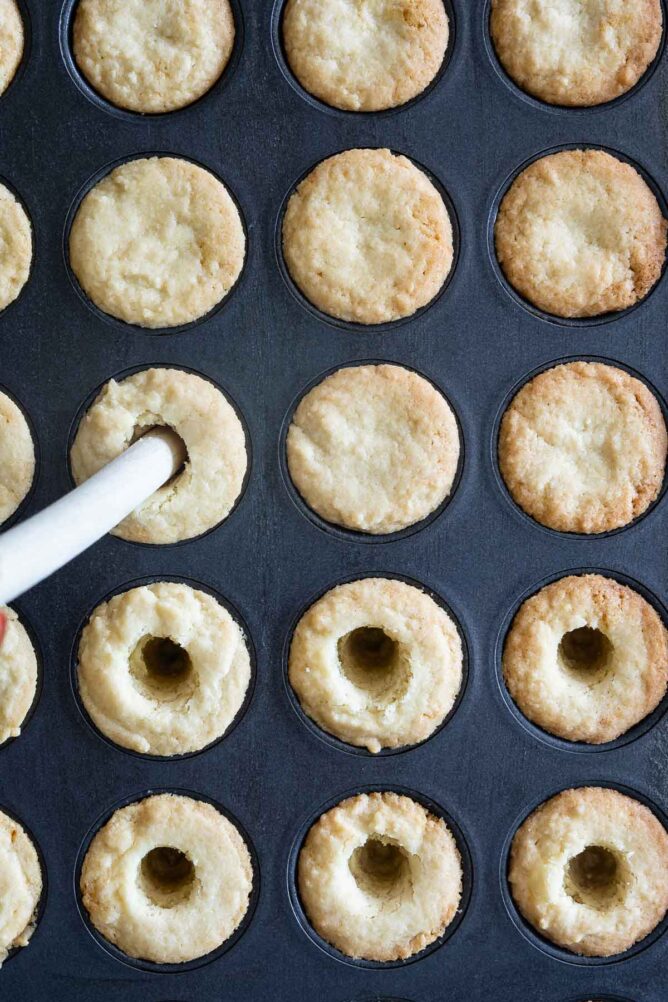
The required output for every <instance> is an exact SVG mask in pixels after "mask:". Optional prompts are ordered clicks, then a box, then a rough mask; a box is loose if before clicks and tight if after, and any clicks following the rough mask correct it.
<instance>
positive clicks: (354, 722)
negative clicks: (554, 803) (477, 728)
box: [289, 578, 463, 752]
mask: <svg viewBox="0 0 668 1002" xmlns="http://www.w3.org/2000/svg"><path fill="white" fill-rule="evenodd" d="M462 674H463V652H462V642H461V639H460V636H459V631H458V629H457V626H456V625H455V623H454V621H453V620H452V619H451V617H450V616H449V615H448V613H447V612H446V611H445V609H443V608H442V607H441V606H440V605H437V604H436V602H435V601H434V600H433V598H431V597H430V596H429V595H427V594H426V593H425V592H423V591H421V590H420V589H419V588H416V587H415V586H414V585H409V584H405V583H404V582H403V581H397V580H394V579H392V578H363V579H361V580H358V581H351V582H349V583H347V584H342V585H338V586H337V587H336V588H333V589H332V590H331V591H328V592H326V594H325V595H323V596H322V598H320V599H318V601H317V602H315V603H314V604H313V605H312V606H311V607H310V609H308V610H307V612H306V613H305V614H304V615H303V616H302V618H301V619H300V621H299V623H298V624H297V627H296V629H295V632H294V635H293V637H292V642H291V645H290V656H289V679H290V684H291V686H292V688H293V689H294V691H295V693H296V695H297V697H298V699H299V702H300V704H301V707H302V709H303V710H304V712H305V713H306V714H307V715H308V716H309V717H310V718H311V719H312V720H313V721H314V722H315V723H316V724H317V725H318V726H319V727H321V728H323V730H325V731H327V732H328V733H329V734H332V735H334V736H335V737H337V738H339V739H340V740H341V741H345V742H347V743H348V744H352V745H358V746H360V747H365V748H367V749H368V750H369V751H371V752H379V751H381V749H383V748H399V747H401V746H403V745H413V744H417V743H418V742H420V741H424V740H425V739H426V738H428V737H429V736H430V734H432V733H433V732H434V731H435V730H436V729H437V728H438V727H439V725H440V724H441V723H442V722H443V720H444V719H445V717H446V716H447V715H448V713H450V711H451V710H452V708H453V706H454V704H455V700H456V699H457V696H458V694H459V690H460V688H461V685H462Z"/></svg>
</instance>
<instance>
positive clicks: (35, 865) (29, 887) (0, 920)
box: [0, 811, 42, 966]
mask: <svg viewBox="0 0 668 1002" xmlns="http://www.w3.org/2000/svg"><path fill="white" fill-rule="evenodd" d="M41 894H42V870H41V867H40V865H39V858H38V856H37V852H36V850H35V847H34V845H33V844H32V841H31V840H30V839H29V838H28V836H27V835H26V833H25V831H24V830H23V828H22V827H21V825H20V824H19V823H18V821H14V819H13V818H10V817H8V815H6V814H3V812H2V811H0V966H2V964H3V963H4V961H5V960H6V959H7V956H8V954H9V951H10V950H13V949H15V948H16V947H19V946H27V945H28V942H29V941H30V937H31V936H32V934H33V932H34V931H35V918H36V912H37V906H38V904H39V899H40V897H41Z"/></svg>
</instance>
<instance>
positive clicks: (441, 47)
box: [283, 0, 449, 111]
mask: <svg viewBox="0 0 668 1002" xmlns="http://www.w3.org/2000/svg"><path fill="white" fill-rule="evenodd" d="M448 37H449V25H448V18H447V15H446V13H445V8H444V6H443V0H288V3H287V4H286V6H285V12H284V14H283V44H284V45H285V52H286V56H287V59H288V63H289V64H290V68H291V70H292V72H293V73H294V74H295V76H296V77H297V79H298V80H299V82H300V83H301V85H302V86H303V87H304V89H305V90H307V91H309V92H310V93H311V94H313V95H314V96H315V97H317V98H320V100H321V101H325V102H326V103H327V104H330V105H333V107H335V108H342V109H344V110H346V111H382V110H383V109H384V108H395V107H397V105H400V104H405V103H406V101H410V100H411V98H414V97H417V95H418V94H420V93H421V92H422V91H423V90H424V89H425V88H426V87H428V86H429V84H430V83H431V81H432V80H433V79H434V77H435V76H436V74H437V73H438V71H439V69H440V67H441V63H442V62H443V57H444V56H445V50H446V49H447V47H448Z"/></svg>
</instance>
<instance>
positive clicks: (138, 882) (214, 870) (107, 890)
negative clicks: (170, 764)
mask: <svg viewBox="0 0 668 1002" xmlns="http://www.w3.org/2000/svg"><path fill="white" fill-rule="evenodd" d="M162 847H167V848H172V849H177V850H179V851H180V852H182V853H184V854H185V855H186V856H187V857H188V859H189V860H190V862H191V863H192V864H193V865H194V867H195V879H194V881H193V884H192V887H191V891H190V893H189V894H188V895H187V896H186V897H179V899H178V900H176V901H174V900H172V901H170V902H169V904H167V905H164V904H159V903H156V901H155V900H154V898H153V897H151V896H150V894H149V893H147V889H146V886H145V883H144V881H143V878H142V874H141V869H140V868H141V862H142V860H143V858H144V857H145V856H146V855H147V854H148V853H149V852H151V851H152V850H153V849H156V848H162ZM252 885H253V867H252V864H251V859H250V855H249V852H248V849H247V847H246V843H245V842H244V840H243V838H242V837H241V835H240V834H239V831H238V830H237V828H236V827H235V826H234V825H233V824H232V823H231V822H230V821H228V819H227V818H226V817H224V816H223V815H222V814H221V813H220V812H219V811H217V810H216V809H215V807H213V806H212V805H211V804H208V803H205V802H204V801H201V800H194V799H192V798H191V797H184V796H180V795H176V794H171V793H163V794H158V795H156V796H153V797H147V798H146V799H145V800H140V801H138V802H136V803H134V804H130V805H129V806H128V807H121V808H120V809H119V810H117V811H116V812H115V813H114V814H113V815H112V816H111V818H110V819H109V821H107V823H106V824H105V825H104V826H103V827H102V828H101V829H100V831H99V832H98V833H97V834H96V836H95V838H94V839H93V841H92V842H91V845H90V848H89V850H88V852H87V854H86V858H85V859H84V863H83V867H82V870H81V894H82V898H83V904H84V907H85V908H86V911H87V912H88V914H89V917H90V920H91V922H92V923H93V925H94V926H95V928H96V929H97V930H98V932H100V933H101V934H102V936H104V938H105V939H107V940H109V942H111V943H113V944H114V945H115V946H117V947H118V948H119V949H120V950H122V951H123V953H127V954H128V955H129V956H130V957H137V958H140V959H142V960H149V961H153V962H154V963H160V964H177V963H185V962H186V961H189V960H195V959H196V958H197V957H203V956H204V955H205V954H207V953H210V952H211V951H212V950H215V949H217V948H218V947H219V946H220V945H221V944H222V943H224V942H225V940H227V939H229V938H230V936H231V935H232V933H233V932H234V930H235V929H236V928H237V926H238V925H239V924H240V922H241V921H242V919H243V917H244V915H245V914H246V911H247V910H248V903H249V899H250V894H251V890H252Z"/></svg>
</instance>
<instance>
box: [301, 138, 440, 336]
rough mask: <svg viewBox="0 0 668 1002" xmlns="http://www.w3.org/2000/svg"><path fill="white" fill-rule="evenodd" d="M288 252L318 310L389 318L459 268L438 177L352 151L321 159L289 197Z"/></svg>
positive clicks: (368, 320)
mask: <svg viewBox="0 0 668 1002" xmlns="http://www.w3.org/2000/svg"><path fill="white" fill-rule="evenodd" d="M283 254H284V257H285V262H286V264H287V267H288V271H289V272H290V275H291V277H292V279H293V281H294V282H295V283H296V285H297V286H298V287H299V289H300V290H301V291H302V292H303V293H304V295H305V296H306V298H307V299H309V300H310V301H311V302H312V303H313V305H314V306H316V307H317V308H318V309H320V310H322V311H323V312H324V313H327V314H329V315H330V316H332V317H336V318H338V319H340V320H347V321H351V322H356V323H361V324H379V323H385V322H387V321H391V320H398V319H400V318H401V317H407V316H410V315H411V314H412V313H415V312H416V310H419V309H420V307H422V306H426V305H427V303H429V302H430V301H431V300H432V299H433V298H434V296H435V295H436V294H437V292H438V291H439V289H440V288H441V286H442V285H443V283H444V282H445V280H446V278H447V276H448V274H449V272H450V269H451V267H452V261H453V243H452V225H451V222H450V217H449V215H448V210H447V209H446V207H445V204H444V202H443V199H442V198H441V196H440V195H439V193H438V191H437V190H436V188H435V187H434V185H433V184H432V183H431V181H430V180H429V178H428V177H427V176H426V175H425V174H424V173H423V172H422V171H421V170H419V169H418V168H417V167H416V166H415V164H413V163H412V162H411V161H410V160H408V159H407V158H406V157H403V156H397V155H396V154H394V153H391V152H390V150H383V149H377V150H368V149H358V150H346V151H345V152H344V153H337V154H336V155H335V156H333V157H329V158H328V159H327V160H323V161H322V162H321V163H319V164H318V166H317V167H315V168H314V169H313V170H312V171H311V172H310V174H309V175H308V176H307V177H306V178H305V179H304V180H303V181H302V182H301V183H300V184H299V185H298V187H297V188H296V190H295V191H294V192H293V194H292V195H291V196H290V199H289V201H288V205H287V209H286V212H285V217H284V219H283Z"/></svg>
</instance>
